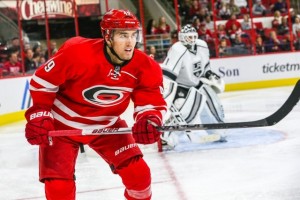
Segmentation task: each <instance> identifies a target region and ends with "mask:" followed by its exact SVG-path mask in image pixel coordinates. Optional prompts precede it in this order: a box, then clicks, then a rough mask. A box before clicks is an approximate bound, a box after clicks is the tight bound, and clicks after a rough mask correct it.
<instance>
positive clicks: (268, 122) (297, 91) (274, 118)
mask: <svg viewBox="0 0 300 200" xmlns="http://www.w3.org/2000/svg"><path fill="white" fill-rule="evenodd" d="M299 98H300V80H298V82H297V83H296V85H295V87H294V89H293V91H292V93H291V94H290V96H289V97H288V99H287V100H286V101H285V102H284V104H283V105H282V106H281V107H280V108H279V109H278V110H277V111H276V112H274V113H273V114H271V115H270V116H268V117H266V118H264V119H260V120H255V121H247V122H229V123H216V124H188V125H175V126H161V127H157V130H159V131H162V132H164V131H192V130H209V129H232V128H252V127H264V126H273V125H275V124H277V123H278V122H279V121H281V120H282V119H283V118H284V117H285V116H286V115H288V114H289V113H290V112H291V110H292V109H293V108H294V106H295V105H296V104H297V103H298V101H299ZM130 133H131V128H103V129H81V130H57V131H50V132H49V136H73V135H107V134H130Z"/></svg>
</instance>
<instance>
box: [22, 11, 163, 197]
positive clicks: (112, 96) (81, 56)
mask: <svg viewBox="0 0 300 200" xmlns="http://www.w3.org/2000/svg"><path fill="white" fill-rule="evenodd" d="M100 26H101V30H102V34H103V37H104V39H86V38H82V37H74V38H71V39H69V40H68V41H66V42H65V43H64V44H63V45H62V47H61V48H60V49H59V51H58V52H57V53H56V54H55V55H54V56H53V57H52V58H51V59H50V60H49V61H48V62H47V63H45V64H44V65H43V66H42V67H41V68H39V69H38V70H37V71H36V73H35V74H34V75H33V77H32V79H31V81H30V92H31V95H32V99H33V106H32V107H30V108H29V109H28V110H27V111H26V113H25V117H26V119H27V124H26V130H25V136H26V138H27V140H28V142H29V143H30V144H32V145H39V170H40V172H39V176H40V177H39V179H40V181H41V182H43V183H44V184H45V195H46V198H47V199H48V200H60V199H66V200H75V193H76V191H75V190H76V188H75V175H74V173H75V162H76V158H77V155H78V149H79V146H80V144H86V145H88V146H89V147H90V148H91V149H93V150H95V151H96V152H97V153H98V154H99V156H101V157H102V158H103V159H104V160H105V161H106V162H107V163H108V165H109V166H110V168H111V170H112V172H113V173H115V174H118V175H119V176H120V177H121V179H122V182H123V184H124V186H125V187H126V189H125V192H124V196H125V198H126V199H128V200H137V199H138V200H141V199H143V200H148V199H151V175H150V169H149V167H148V165H147V164H146V163H145V161H144V159H143V157H142V156H143V155H142V152H141V150H140V149H139V147H138V145H137V144H136V143H140V144H151V143H154V142H156V141H157V140H158V139H159V137H160V132H158V131H157V130H156V129H155V126H156V125H158V126H160V125H161V124H162V117H163V115H164V113H165V112H166V102H165V100H164V99H163V96H162V79H163V78H162V70H161V68H160V66H159V65H158V64H157V63H156V62H155V61H154V60H153V59H152V58H150V57H149V56H147V55H146V54H144V53H143V52H141V51H139V50H138V49H136V48H135V46H136V44H137V42H139V38H140V37H141V29H140V23H139V21H138V20H137V18H136V17H135V16H134V15H133V14H132V13H131V12H129V11H127V10H116V9H112V10H110V11H108V12H107V13H106V14H105V15H104V16H103V20H102V22H101V25H100ZM130 99H131V100H132V101H133V102H134V113H133V116H134V119H135V124H134V125H133V128H132V133H133V134H112V135H105V136H104V135H102V136H91V135H90V136H72V137H71V136H69V137H52V138H49V137H48V131H51V130H60V129H84V128H91V129H94V128H106V127H127V124H126V122H125V121H124V120H122V119H120V115H121V114H122V113H123V112H124V111H125V110H126V108H127V107H128V104H129V102H130ZM120 149H122V151H120Z"/></svg>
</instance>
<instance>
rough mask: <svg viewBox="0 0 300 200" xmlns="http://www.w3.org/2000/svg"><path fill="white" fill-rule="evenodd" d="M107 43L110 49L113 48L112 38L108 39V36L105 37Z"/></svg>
mask: <svg viewBox="0 0 300 200" xmlns="http://www.w3.org/2000/svg"><path fill="white" fill-rule="evenodd" d="M104 39H105V42H106V44H107V45H108V46H109V47H112V44H111V42H112V41H111V38H110V37H108V36H105V38H104Z"/></svg>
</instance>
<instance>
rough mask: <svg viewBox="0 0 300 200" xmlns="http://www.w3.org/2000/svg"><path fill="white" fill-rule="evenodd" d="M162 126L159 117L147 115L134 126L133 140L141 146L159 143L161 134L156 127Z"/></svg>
mask: <svg viewBox="0 0 300 200" xmlns="http://www.w3.org/2000/svg"><path fill="white" fill-rule="evenodd" d="M161 125H162V124H161V121H160V119H159V118H158V117H157V116H155V115H146V116H144V117H142V118H140V119H139V120H138V121H137V122H136V123H135V124H134V125H133V127H132V133H133V138H134V139H135V141H136V142H137V143H139V144H152V143H154V142H157V141H158V139H159V138H160V135H161V132H159V131H158V130H157V129H156V126H161Z"/></svg>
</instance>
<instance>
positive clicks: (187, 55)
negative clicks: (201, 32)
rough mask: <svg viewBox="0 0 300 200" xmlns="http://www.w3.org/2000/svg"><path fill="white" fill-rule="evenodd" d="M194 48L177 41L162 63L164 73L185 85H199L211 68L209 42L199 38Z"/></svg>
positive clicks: (179, 83)
mask: <svg viewBox="0 0 300 200" xmlns="http://www.w3.org/2000/svg"><path fill="white" fill-rule="evenodd" d="M192 48H193V49H190V50H188V49H187V48H186V47H185V46H184V45H183V44H182V42H176V43H175V44H174V45H173V46H172V47H171V48H170V50H169V52H168V55H167V57H166V59H165V60H164V62H163V63H162V68H163V72H164V75H165V76H166V77H168V78H170V79H171V80H173V81H176V82H177V83H178V85H180V86H183V87H198V85H199V82H200V77H204V76H205V74H206V72H207V71H210V70H211V68H210V62H209V49H208V46H207V43H206V42H205V41H203V40H200V39H197V40H196V42H195V45H194V46H193V47H192Z"/></svg>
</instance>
